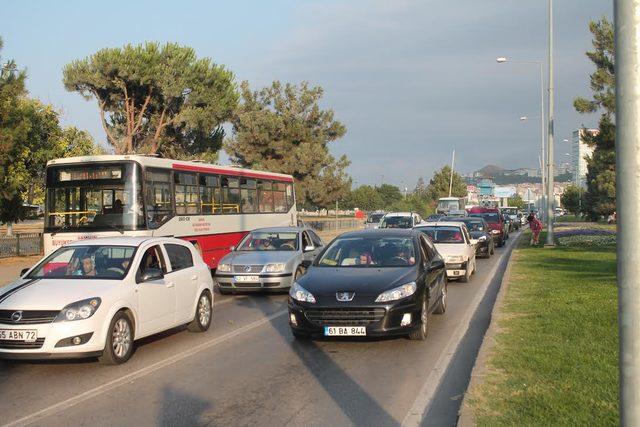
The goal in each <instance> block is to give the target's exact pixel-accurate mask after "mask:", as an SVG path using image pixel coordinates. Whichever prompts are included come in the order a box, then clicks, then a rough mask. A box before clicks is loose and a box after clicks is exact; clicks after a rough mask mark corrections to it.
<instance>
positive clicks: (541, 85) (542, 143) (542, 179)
mask: <svg viewBox="0 0 640 427" xmlns="http://www.w3.org/2000/svg"><path fill="white" fill-rule="evenodd" d="M545 133H546V132H545V127H544V70H543V65H542V62H540V184H541V187H540V189H541V191H540V193H541V194H542V206H540V207H541V209H540V214H541V215H540V216H541V219H540V221H542V222H544V213H545V212H546V211H545V208H546V205H545V203H544V188H545V187H544V184H545V179H544V134H545Z"/></svg>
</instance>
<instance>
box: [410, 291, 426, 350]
mask: <svg viewBox="0 0 640 427" xmlns="http://www.w3.org/2000/svg"><path fill="white" fill-rule="evenodd" d="M428 333H429V299H428V298H426V297H425V298H424V300H422V310H420V327H419V328H417V329H415V330H413V331H411V332H410V333H409V339H410V340H412V341H424V340H426V339H427V335H428Z"/></svg>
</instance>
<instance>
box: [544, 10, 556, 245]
mask: <svg viewBox="0 0 640 427" xmlns="http://www.w3.org/2000/svg"><path fill="white" fill-rule="evenodd" d="M548 53H549V61H548V62H549V108H548V109H547V110H548V111H547V112H548V114H549V118H548V120H547V123H548V124H549V134H548V135H547V243H546V244H547V246H553V245H554V244H555V243H554V239H553V203H554V201H555V197H554V194H553V187H554V185H553V181H554V179H553V130H554V129H553V127H554V123H553V0H549V50H548Z"/></svg>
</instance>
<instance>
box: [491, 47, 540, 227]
mask: <svg viewBox="0 0 640 427" xmlns="http://www.w3.org/2000/svg"><path fill="white" fill-rule="evenodd" d="M496 62H497V63H498V64H504V63H507V62H511V63H514V64H535V65H537V66H538V67H539V68H540V159H541V163H542V166H541V168H540V176H541V179H542V182H541V184H542V206H541V209H540V211H541V212H542V216H541V218H542V220H543V221H544V213H545V212H547V209H545V197H544V188H545V185H544V183H545V171H544V160H545V156H544V145H545V144H544V141H545V140H544V134H545V126H544V71H543V64H542V61H514V60H512V59H507V58H506V57H504V56H499V57H497V58H496ZM520 120H521V121H525V120H527V116H522V117H520Z"/></svg>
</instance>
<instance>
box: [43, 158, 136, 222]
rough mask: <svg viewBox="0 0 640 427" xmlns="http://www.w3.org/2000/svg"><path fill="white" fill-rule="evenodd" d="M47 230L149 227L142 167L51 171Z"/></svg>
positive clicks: (122, 165) (67, 167)
mask: <svg viewBox="0 0 640 427" xmlns="http://www.w3.org/2000/svg"><path fill="white" fill-rule="evenodd" d="M46 184H47V192H46V203H45V205H46V214H45V231H47V232H56V231H63V230H64V231H73V230H75V231H90V230H91V231H106V230H118V231H128V230H139V229H143V228H145V218H144V208H143V204H142V192H141V172H140V167H139V166H138V165H136V164H135V163H132V162H122V163H109V164H103V163H100V164H94V165H92V166H87V165H77V166H76V165H62V166H51V167H49V168H48V169H47V183H46Z"/></svg>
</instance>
